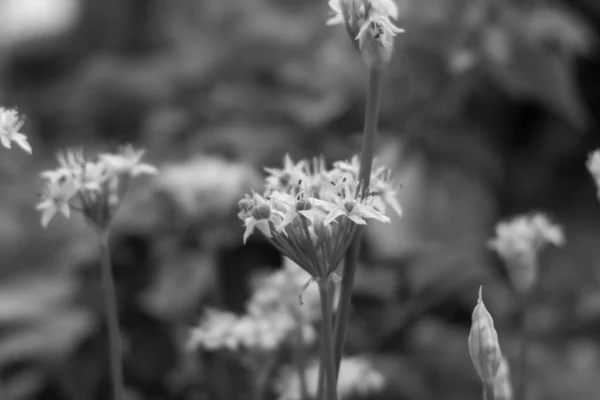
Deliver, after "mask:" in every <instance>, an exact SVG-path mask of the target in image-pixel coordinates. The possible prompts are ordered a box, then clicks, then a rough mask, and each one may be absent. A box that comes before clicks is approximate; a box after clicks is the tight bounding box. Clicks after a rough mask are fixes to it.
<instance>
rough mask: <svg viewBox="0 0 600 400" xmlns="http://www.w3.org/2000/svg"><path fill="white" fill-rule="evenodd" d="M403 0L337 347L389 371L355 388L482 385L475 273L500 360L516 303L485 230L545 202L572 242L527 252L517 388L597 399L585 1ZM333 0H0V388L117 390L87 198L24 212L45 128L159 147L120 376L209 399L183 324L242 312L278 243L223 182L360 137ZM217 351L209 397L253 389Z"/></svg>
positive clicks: (61, 136)
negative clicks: (44, 212)
mask: <svg viewBox="0 0 600 400" xmlns="http://www.w3.org/2000/svg"><path fill="white" fill-rule="evenodd" d="M396 3H397V5H398V8H399V13H400V21H399V23H398V25H399V26H401V27H402V28H404V29H405V30H406V33H404V34H402V35H400V36H399V37H398V38H397V40H396V49H395V56H394V59H393V62H392V65H391V66H390V68H389V70H388V72H387V75H386V81H385V91H384V98H383V109H382V114H381V121H380V134H379V136H378V139H377V148H378V155H379V157H380V158H381V160H382V161H383V162H385V163H386V164H387V165H388V166H389V167H391V168H393V169H394V170H395V171H396V173H397V176H398V179H399V180H400V182H401V183H402V189H401V190H400V202H401V204H402V206H403V208H404V216H403V218H402V219H394V220H393V221H392V224H389V225H383V224H375V225H373V226H372V227H371V226H370V227H369V231H368V233H367V235H366V237H365V239H364V248H363V251H362V255H361V265H360V269H359V271H358V276H357V286H356V291H355V297H354V309H353V314H352V317H351V326H350V331H349V333H348V339H347V346H346V349H347V352H348V354H349V355H361V356H364V357H366V358H368V359H369V360H370V361H371V363H372V365H373V368H375V369H377V370H378V371H380V372H381V374H383V376H385V379H386V384H385V386H384V387H383V388H382V389H381V390H380V391H379V392H378V393H376V394H371V395H369V396H367V397H366V398H374V399H377V398H382V399H407V400H411V399H415V400H417V399H419V400H420V399H448V400H452V399H477V398H480V395H481V393H480V390H481V389H480V386H479V382H478V380H477V376H476V374H475V373H474V369H473V367H472V364H471V361H470V358H469V355H468V351H467V335H468V330H469V327H470V322H471V312H472V310H473V307H474V305H475V303H476V299H477V289H478V287H479V285H482V284H483V285H485V292H484V293H485V300H486V305H487V307H488V309H489V310H490V312H491V313H492V315H493V316H494V319H495V322H496V328H497V329H498V332H499V335H500V342H501V346H502V348H503V351H504V352H505V354H506V355H507V356H508V358H509V360H511V359H514V357H515V356H516V349H517V347H516V344H517V341H516V330H515V328H516V326H517V319H518V318H517V317H518V307H517V303H516V301H515V297H514V293H513V292H512V291H511V289H510V285H509V284H508V280H507V276H506V272H505V269H504V267H503V265H502V263H501V261H500V260H499V259H497V257H495V256H494V255H493V254H492V252H490V251H489V250H488V248H487V246H486V242H487V240H488V239H489V238H490V237H491V236H492V235H493V232H494V226H495V224H496V223H497V222H498V221H499V220H500V219H502V218H505V217H508V216H513V215H515V214H519V213H523V212H529V211H534V210H540V211H544V212H547V213H548V214H549V215H550V216H551V217H552V218H553V219H554V220H555V221H557V222H558V223H560V224H561V225H563V226H564V228H565V232H566V237H567V244H566V245H565V246H564V247H563V248H561V249H552V250H549V251H547V252H545V253H544V256H543V258H542V269H541V282H540V286H539V290H538V293H537V295H536V298H535V302H534V304H533V306H532V310H531V325H532V330H533V337H534V344H533V347H532V349H531V374H530V375H531V393H530V394H531V397H530V398H531V399H564V398H569V399H582V400H583V399H597V398H598V393H600V381H599V380H598V379H597V377H598V376H600V375H598V374H600V358H599V355H600V354H599V352H600V261H599V256H600V252H599V250H598V249H599V246H598V244H599V243H600V204H598V198H597V196H596V188H595V187H594V184H593V180H592V178H591V177H590V176H589V173H588V172H587V170H586V167H585V161H586V158H587V155H588V153H589V152H590V151H592V150H593V149H595V148H596V147H597V146H600V140H599V135H598V133H597V132H598V129H599V126H598V124H599V121H598V120H597V119H596V115H599V113H600V73H599V71H600V52H599V51H598V47H597V44H598V43H597V38H598V31H599V30H600V3H599V2H598V1H596V0H570V1H566V0H562V1H561V0H556V1H541V0H529V1H525V0H521V1H519V0H396ZM328 13H329V9H328V7H327V2H326V1H325V0H244V1H240V0H178V1H171V0H103V1H97V0H0V104H1V105H2V106H5V107H16V108H17V109H18V110H19V111H20V112H21V113H23V114H25V115H26V116H27V122H26V125H25V128H24V133H26V134H27V135H28V137H29V140H30V142H31V144H32V147H33V149H34V150H33V156H32V157H29V156H27V155H26V154H25V153H23V152H20V151H18V150H16V151H5V150H4V149H2V155H1V157H0V180H1V185H0V198H1V202H0V255H1V256H0V279H1V280H0V398H1V399H2V400H29V399H32V400H35V399H44V400H96V399H98V400H100V399H106V398H108V397H109V392H108V373H107V356H106V355H107V343H106V333H105V331H106V329H105V326H104V322H103V321H104V320H103V311H102V310H103V306H102V290H101V287H100V279H99V276H100V272H99V265H98V263H97V261H96V260H97V259H98V250H97V243H96V241H95V237H94V236H93V233H92V232H91V231H90V230H88V229H87V228H86V225H85V223H84V221H83V219H82V218H80V217H79V216H75V217H73V218H71V219H70V220H65V219H61V218H56V220H54V221H52V223H51V224H50V226H49V227H48V229H42V228H41V227H40V223H39V215H37V213H36V212H35V209H34V205H35V204H36V203H37V201H38V197H37V193H38V192H39V185H40V181H39V172H40V171H42V170H45V169H48V168H53V167H54V165H55V159H54V157H55V153H56V151H57V150H59V149H62V148H65V147H79V146H83V147H84V148H85V149H86V152H88V153H94V152H97V151H106V150H109V151H110V150H114V149H115V148H116V147H117V146H118V145H119V144H123V143H128V142H130V143H133V144H135V145H137V146H140V147H142V148H145V149H146V150H147V153H146V160H147V161H148V162H151V163H153V164H154V165H156V166H157V167H159V169H160V170H161V173H160V174H159V175H158V176H156V177H154V178H147V179H144V180H140V181H139V182H138V184H136V185H134V186H133V187H131V188H130V192H129V194H128V197H127V199H126V202H125V203H124V204H123V206H122V209H121V210H120V211H119V214H118V215H117V219H116V221H115V227H114V230H113V235H112V238H111V244H112V248H113V253H114V254H113V264H114V270H115V274H116V279H117V286H118V292H119V308H120V314H121V324H122V329H123V334H124V336H125V374H126V381H127V384H128V387H129V388H130V389H131V393H130V395H131V398H133V399H140V400H146V399H148V400H150V399H157V400H159V399H160V400H169V399H181V400H187V399H222V398H223V396H222V395H220V394H222V392H219V390H217V389H215V388H214V386H215V383H214V382H215V379H214V370H215V367H213V366H212V365H213V364H214V360H212V358H214V357H212V358H211V356H210V355H209V356H208V357H207V356H206V355H204V354H198V353H199V352H193V351H189V350H187V349H186V346H185V343H186V340H187V337H188V330H189V328H190V327H192V326H194V325H195V324H197V323H198V321H199V318H200V316H201V315H202V313H203V309H204V307H206V306H207V305H212V306H216V307H219V308H222V309H226V310H230V311H233V312H243V310H244V306H245V303H246V301H247V300H248V297H249V295H250V293H251V289H250V285H249V282H250V281H251V280H252V277H253V276H254V275H255V274H256V273H260V272H261V271H262V272H264V271H270V270H275V269H277V268H279V267H280V266H281V265H282V262H283V261H282V259H281V257H280V256H279V254H278V253H277V252H276V251H275V250H274V249H272V248H271V247H270V246H269V245H268V243H266V242H264V241H261V240H260V238H258V237H253V239H252V240H251V241H249V243H248V244H247V245H245V246H244V245H243V244H242V234H243V228H242V226H241V222H240V221H239V220H238V219H237V216H236V213H237V206H236V204H237V201H238V199H239V198H241V197H242V196H243V193H245V192H246V191H248V190H250V189H251V188H252V189H255V190H257V191H260V190H261V186H262V179H263V171H262V168H263V167H264V166H275V167H277V166H279V165H280V164H281V163H282V159H283V156H284V154H285V153H290V155H291V156H292V157H293V158H294V159H298V158H302V157H310V156H313V155H319V154H323V155H324V156H325V158H326V159H327V160H328V161H329V162H332V161H334V160H338V159H345V158H349V157H350V156H351V155H352V154H354V153H356V152H358V151H359V149H360V134H361V130H362V120H363V109H364V102H365V68H364V65H363V63H362V61H361V59H360V56H359V55H358V54H357V53H356V51H355V50H354V48H353V47H352V45H351V44H350V41H349V40H348V38H347V36H346V32H345V30H344V29H342V28H340V27H327V26H326V25H325V21H326V19H327V17H328ZM217 374H220V376H221V379H223V377H224V379H225V380H226V382H227V381H229V382H230V383H229V385H228V386H229V388H230V389H231V390H230V393H229V394H228V396H227V399H229V398H231V399H234V398H240V399H241V398H247V390H248V389H247V386H248V382H247V381H248V377H247V372H246V371H245V370H244V369H243V368H241V367H240V366H239V365H236V363H235V360H233V361H232V360H227V362H225V363H220V364H219V371H218V372H217ZM266 396H267V397H266V398H276V397H277V393H276V391H275V390H268V391H267V395H266ZM357 398H361V397H360V395H357ZM363 398H365V397H363Z"/></svg>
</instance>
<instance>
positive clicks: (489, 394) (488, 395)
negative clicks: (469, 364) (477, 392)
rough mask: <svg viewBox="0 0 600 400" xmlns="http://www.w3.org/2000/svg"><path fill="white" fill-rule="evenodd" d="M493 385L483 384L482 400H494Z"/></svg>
mask: <svg viewBox="0 0 600 400" xmlns="http://www.w3.org/2000/svg"><path fill="white" fill-rule="evenodd" d="M494 398H495V394H494V384H488V383H484V384H483V400H494Z"/></svg>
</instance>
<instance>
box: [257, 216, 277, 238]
mask: <svg viewBox="0 0 600 400" xmlns="http://www.w3.org/2000/svg"><path fill="white" fill-rule="evenodd" d="M254 226H255V227H256V228H258V230H259V231H261V232H262V233H263V234H264V235H265V236H266V237H268V238H270V237H273V235H271V227H270V226H269V220H268V219H259V220H258V221H256V223H255V224H254Z"/></svg>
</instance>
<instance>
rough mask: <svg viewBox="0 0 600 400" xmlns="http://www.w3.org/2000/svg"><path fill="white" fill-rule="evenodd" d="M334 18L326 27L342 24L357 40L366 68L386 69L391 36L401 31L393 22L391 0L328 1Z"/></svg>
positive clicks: (390, 48) (392, 3) (391, 43)
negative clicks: (367, 66)
mask: <svg viewBox="0 0 600 400" xmlns="http://www.w3.org/2000/svg"><path fill="white" fill-rule="evenodd" d="M329 7H330V8H331V10H332V11H333V16H332V17H331V18H329V20H328V21H327V24H328V25H337V24H345V26H346V30H347V31H348V34H349V35H350V37H351V38H352V40H353V41H358V48H359V50H360V51H361V53H362V55H363V58H364V60H365V62H366V63H367V65H369V66H373V67H375V68H383V67H385V66H386V65H387V64H388V62H389V61H390V59H391V55H392V47H393V43H394V36H396V35H397V34H398V33H401V32H404V30H403V29H400V28H398V27H397V26H396V25H394V23H393V22H392V19H394V20H396V19H398V7H397V6H396V4H395V3H394V1H393V0H330V1H329Z"/></svg>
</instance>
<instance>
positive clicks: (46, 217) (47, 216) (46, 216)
mask: <svg viewBox="0 0 600 400" xmlns="http://www.w3.org/2000/svg"><path fill="white" fill-rule="evenodd" d="M56 211H57V209H56V207H54V206H52V207H48V208H46V209H45V210H44V211H43V212H42V226H43V227H44V228H46V227H47V226H48V224H49V223H50V220H51V219H52V217H54V214H56Z"/></svg>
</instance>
